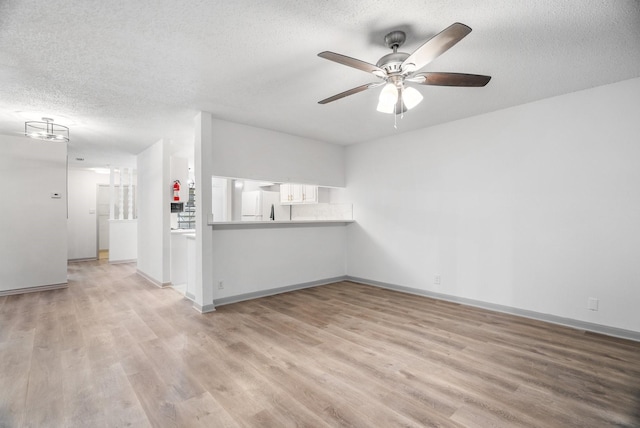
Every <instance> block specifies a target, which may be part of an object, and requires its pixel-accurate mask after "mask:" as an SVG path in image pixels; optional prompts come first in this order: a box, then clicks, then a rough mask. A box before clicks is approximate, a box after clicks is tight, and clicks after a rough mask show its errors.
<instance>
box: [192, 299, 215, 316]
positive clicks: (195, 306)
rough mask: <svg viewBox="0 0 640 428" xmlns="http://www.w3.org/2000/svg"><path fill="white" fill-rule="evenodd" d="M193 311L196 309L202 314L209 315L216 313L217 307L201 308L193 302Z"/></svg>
mask: <svg viewBox="0 0 640 428" xmlns="http://www.w3.org/2000/svg"><path fill="white" fill-rule="evenodd" d="M193 309H195V310H196V311H198V312H200V313H201V314H207V313H209V312H215V311H216V306H215V305H213V304H211V305H204V306H200V305H199V304H197V303H196V302H193Z"/></svg>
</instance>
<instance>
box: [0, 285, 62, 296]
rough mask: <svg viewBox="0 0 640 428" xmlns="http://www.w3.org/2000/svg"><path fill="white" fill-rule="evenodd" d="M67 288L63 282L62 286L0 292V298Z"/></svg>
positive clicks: (41, 286) (42, 286)
mask: <svg viewBox="0 0 640 428" xmlns="http://www.w3.org/2000/svg"><path fill="white" fill-rule="evenodd" d="M67 287H69V284H68V283H66V282H64V283H62V284H51V285H39V286H36V287H27V288H15V289H13V290H4V291H0V297H2V296H13V295H16V294H25V293H37V292H38V291H51V290H60V289H61V288H67Z"/></svg>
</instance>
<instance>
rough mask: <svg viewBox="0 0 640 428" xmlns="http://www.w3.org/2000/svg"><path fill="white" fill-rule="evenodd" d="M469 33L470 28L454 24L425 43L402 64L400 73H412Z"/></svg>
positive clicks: (457, 23)
mask: <svg viewBox="0 0 640 428" xmlns="http://www.w3.org/2000/svg"><path fill="white" fill-rule="evenodd" d="M470 32H471V28H469V27H467V26H466V25H464V24H461V23H459V22H456V23H455V24H451V25H450V26H448V27H447V28H445V29H444V30H442V31H441V32H439V33H438V34H436V35H435V36H433V37H432V38H430V39H429V40H427V41H426V42H424V44H423V45H422V46H420V47H419V48H418V49H416V50H415V52H414V53H412V54H411V55H409V57H408V58H407V59H405V60H404V62H403V63H402V71H403V72H404V71H408V72H414V71H417V70H420V69H421V68H422V67H424V66H425V65H427V64H429V63H430V62H431V61H433V60H434V59H436V58H437V57H439V56H440V55H442V54H443V53H444V52H446V51H447V50H448V49H449V48H451V47H452V46H453V45H455V44H456V43H458V42H459V41H460V40H462V39H463V38H464V37H465V36H466V35H467V34H469V33H470Z"/></svg>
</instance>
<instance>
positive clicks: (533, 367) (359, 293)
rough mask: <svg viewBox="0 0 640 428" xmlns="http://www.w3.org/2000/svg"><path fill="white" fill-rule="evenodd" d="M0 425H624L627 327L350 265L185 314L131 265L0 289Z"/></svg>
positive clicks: (178, 301) (635, 385)
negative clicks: (470, 296)
mask: <svg viewBox="0 0 640 428" xmlns="http://www.w3.org/2000/svg"><path fill="white" fill-rule="evenodd" d="M0 379H1V385H0V386H1V388H0V426H2V427H21V426H28V427H31V426H34V427H35V426H47V427H116V426H133V427H144V426H157V427H191V426H194V427H236V426H250V427H288V426H306V427H334V426H361V427H395V426H415V427H422V426H442V427H461V426H467V427H488V426H498V427H605V426H618V427H638V426H640V343H636V342H630V341H625V340H620V339H615V338H610V337H605V336H602V335H598V334H590V333H585V332H582V331H578V330H573V329H569V328H563V327H559V326H554V325H550V324H546V323H542V322H537V321H532V320H527V319H522V318H518V317H514V316H509V315H505V314H499V313H493V312H489V311H485V310H481V309H475V308H469V307H464V306H461V305H457V304H453V303H446V302H440V301H435V300H431V299H427V298H423V297H416V296H412V295H406V294H401V293H397V292H392V291H387V290H381V289H377V288H374V287H369V286H364V285H360V284H353V283H337V284H331V285H327V286H322V287H316V288H312V289H306V290H302V291H296V292H292V293H287V294H282V295H278V296H272V297H268V298H263V299H258V300H254V301H249V302H243V303H238V304H234V305H228V306H224V307H220V308H219V309H218V311H217V312H215V313H211V314H207V315H200V314H198V313H197V312H196V311H194V310H193V309H192V308H191V304H190V303H189V302H188V301H186V300H184V299H183V298H182V297H181V296H180V295H179V294H178V293H176V292H175V291H173V290H171V289H159V288H156V287H155V286H153V285H151V284H150V283H148V282H146V281H145V280H144V279H142V278H141V277H139V276H137V275H136V274H135V265H131V264H122V265H109V264H107V263H105V262H104V261H96V262H82V263H72V264H70V265H69V288H68V289H65V290H56V291H48V292H41V293H32V294H24V295H17V296H6V297H2V298H0Z"/></svg>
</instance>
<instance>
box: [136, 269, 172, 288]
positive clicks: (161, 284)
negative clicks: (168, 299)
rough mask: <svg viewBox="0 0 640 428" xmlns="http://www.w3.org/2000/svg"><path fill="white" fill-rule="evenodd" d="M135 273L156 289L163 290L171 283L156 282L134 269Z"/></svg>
mask: <svg viewBox="0 0 640 428" xmlns="http://www.w3.org/2000/svg"><path fill="white" fill-rule="evenodd" d="M136 273H137V274H138V275H140V276H141V277H143V278H144V279H146V280H147V281H149V282H150V283H152V284H153V285H155V286H156V287H160V288H164V287H168V286H170V285H171V281H169V282H160V281H157V280H155V279H153V278H151V277H150V276H149V275H147V274H146V273H144V272H142V271H141V270H140V269H136Z"/></svg>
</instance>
